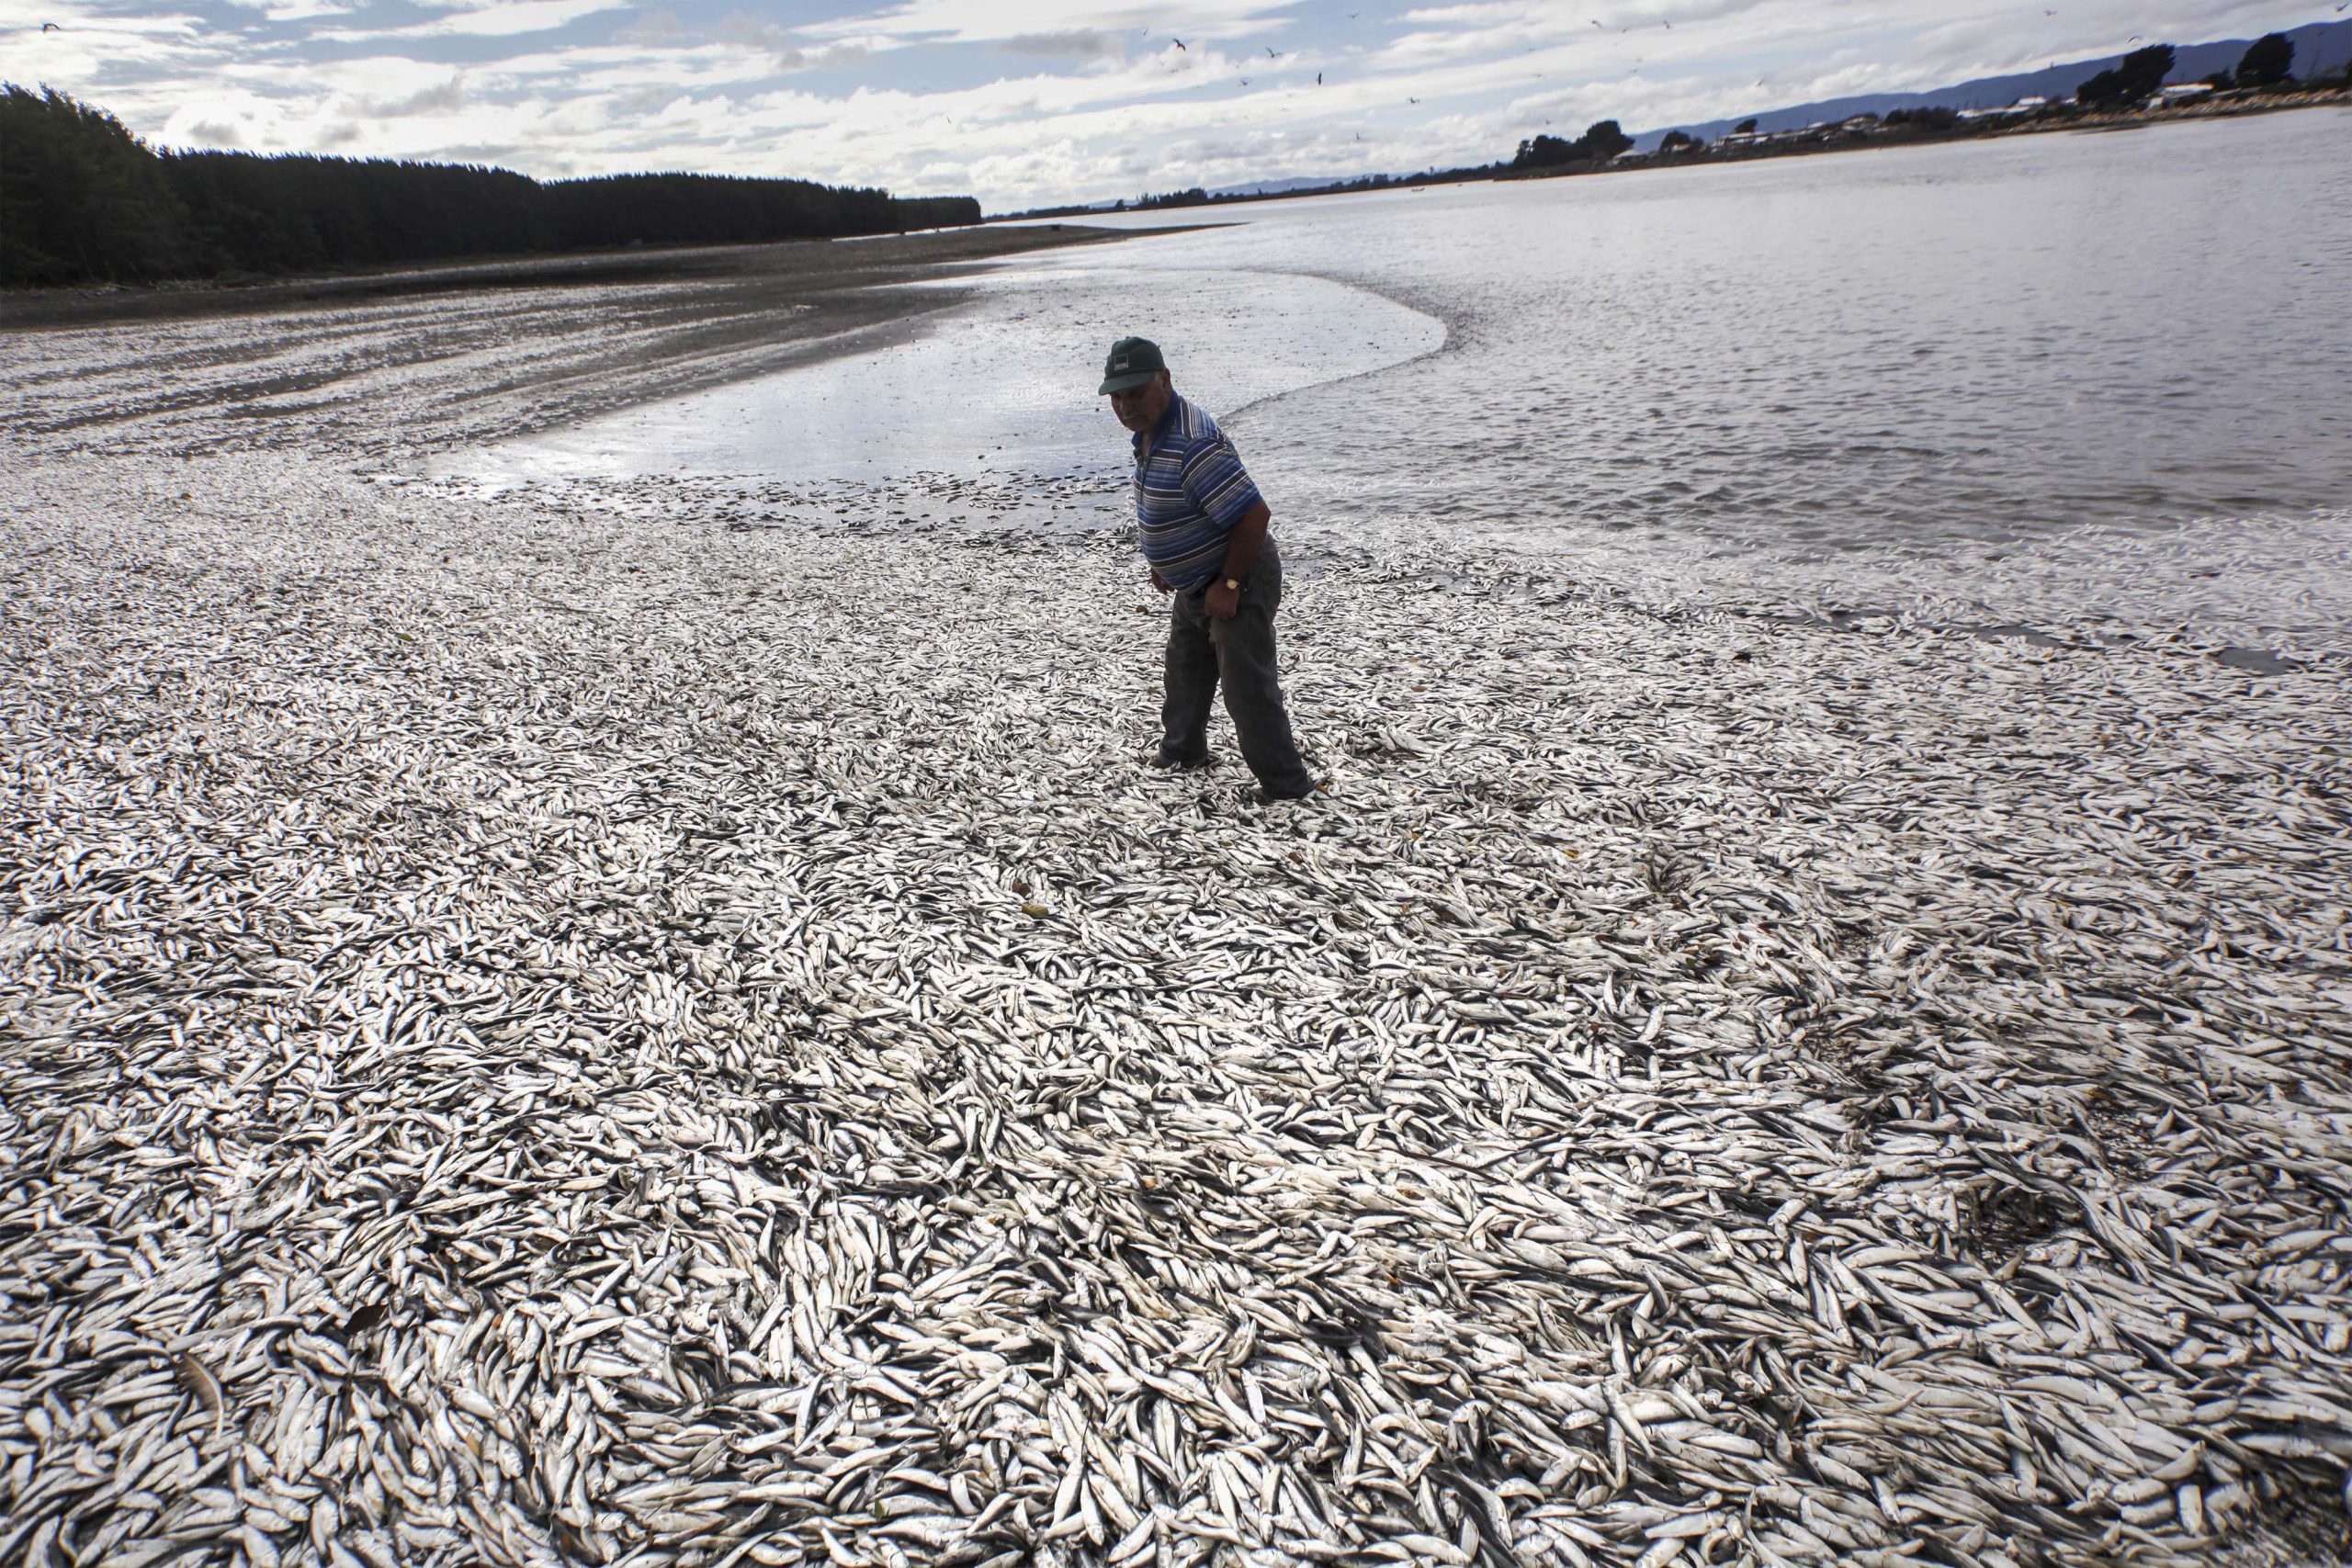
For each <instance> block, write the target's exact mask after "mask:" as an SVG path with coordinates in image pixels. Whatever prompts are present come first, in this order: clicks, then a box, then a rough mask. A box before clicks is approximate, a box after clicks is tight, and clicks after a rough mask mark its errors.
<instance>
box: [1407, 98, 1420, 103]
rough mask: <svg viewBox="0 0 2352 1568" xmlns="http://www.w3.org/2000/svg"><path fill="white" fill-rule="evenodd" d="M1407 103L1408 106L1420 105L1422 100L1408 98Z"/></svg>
mask: <svg viewBox="0 0 2352 1568" xmlns="http://www.w3.org/2000/svg"><path fill="white" fill-rule="evenodd" d="M1405 101H1406V102H1407V103H1408V104H1418V103H1419V102H1420V101H1421V100H1420V99H1419V98H1407V99H1406V100H1405Z"/></svg>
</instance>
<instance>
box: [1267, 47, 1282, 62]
mask: <svg viewBox="0 0 2352 1568" xmlns="http://www.w3.org/2000/svg"><path fill="white" fill-rule="evenodd" d="M1266 58H1267V59H1269V60H1280V59H1281V58H1282V52H1281V51H1279V50H1272V49H1270V50H1268V51H1266Z"/></svg>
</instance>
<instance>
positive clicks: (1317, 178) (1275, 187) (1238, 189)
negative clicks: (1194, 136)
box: [1209, 175, 1359, 196]
mask: <svg viewBox="0 0 2352 1568" xmlns="http://www.w3.org/2000/svg"><path fill="white" fill-rule="evenodd" d="M1358 177H1359V176H1358V175H1309V176H1308V177H1307V178H1306V179H1297V180H1257V181H1254V182H1252V183H1251V184H1249V185H1246V186H1218V187H1217V188H1216V189H1215V190H1213V191H1211V192H1209V194H1210V195H1211V196H1280V195H1281V194H1282V193H1283V192H1284V191H1286V190H1316V189H1319V188H1321V187H1322V186H1335V185H1342V184H1344V183H1346V182H1347V181H1349V180H1352V179H1356V178H1358Z"/></svg>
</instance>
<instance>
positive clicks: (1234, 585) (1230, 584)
mask: <svg viewBox="0 0 2352 1568" xmlns="http://www.w3.org/2000/svg"><path fill="white" fill-rule="evenodd" d="M1225 585H1226V586H1227V588H1230V589H1232V590H1233V591H1234V592H1236V593H1238V592H1241V584H1240V583H1239V582H1238V581H1236V580H1234V579H1233V578H1230V577H1228V578H1227V579H1226V580H1225Z"/></svg>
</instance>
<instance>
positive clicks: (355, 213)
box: [0, 86, 980, 287]
mask: <svg viewBox="0 0 2352 1568" xmlns="http://www.w3.org/2000/svg"><path fill="white" fill-rule="evenodd" d="M979 220H980V205H979V203H978V201H976V200H974V199H973V198H972V197H927V198H916V199H908V198H902V197H893V196H891V195H890V194H889V193H888V191H883V190H873V189H863V188H846V187H842V186H823V185H818V184H815V183H813V182H811V181H809V180H786V179H740V178H731V177H724V176H718V175H687V174H654V175H612V176H608V177H605V178H600V179H580V180H552V181H548V182H545V183H542V182H540V181H537V180H534V179H531V178H529V177H528V176H527V175H518V174H515V173H512V172H510V171H508V170H505V169H491V168H481V167H476V166H472V165H460V164H412V163H399V162H394V161H391V160H389V159H375V158H368V159H359V158H322V157H311V156H308V155H302V154H285V155H281V156H275V157H265V156H261V155H258V154H255V153H251V152H156V151H154V150H153V149H152V148H150V147H148V146H147V144H146V143H144V142H143V141H140V140H139V139H138V138H136V137H134V136H132V135H131V134H130V131H128V130H125V129H124V128H123V126H122V123H121V122H120V121H119V120H118V119H116V118H114V117H113V116H112V115H110V114H107V113H106V112H105V111H104V110H102V109H98V108H95V107H90V106H88V105H85V104H81V103H77V102H75V101H74V99H72V98H70V97H68V96H65V95H64V94H62V93H57V92H40V93H35V92H30V91H28V90H27V89H25V88H22V87H17V86H7V87H5V88H0V286H16V287H22V286H27V285H54V284H82V283H126V284H128V283H155V282H161V281H164V280H165V279H172V278H239V277H262V276H275V275H279V274H285V273H299V272H318V271H336V270H342V269H345V268H356V267H371V266H382V265H401V264H415V263H423V262H435V261H450V260H456V259H458V258H460V257H469V256H490V255H515V254H536V253H548V252H556V251H574V250H593V249H606V248H613V247H618V246H625V245H634V244H649V245H662V244H735V243H758V242H765V241H775V240H817V239H833V238H838V237H842V236H847V235H854V234H884V233H891V232H894V231H903V230H908V229H932V228H944V227H949V226H953V225H957V224H965V223H977V222H978V221H979Z"/></svg>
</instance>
